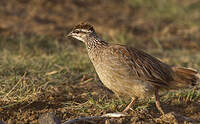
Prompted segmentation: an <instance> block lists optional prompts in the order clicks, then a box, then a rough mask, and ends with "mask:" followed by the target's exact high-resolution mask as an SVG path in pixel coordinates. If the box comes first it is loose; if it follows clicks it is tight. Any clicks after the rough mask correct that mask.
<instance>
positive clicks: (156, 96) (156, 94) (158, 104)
mask: <svg viewBox="0 0 200 124" xmlns="http://www.w3.org/2000/svg"><path fill="white" fill-rule="evenodd" d="M155 98H156V107H157V109H158V110H159V111H160V113H162V114H163V115H164V114H165V113H164V111H163V110H162V108H161V105H160V97H159V94H158V89H156V90H155Z"/></svg>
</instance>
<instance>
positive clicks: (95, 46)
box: [86, 35, 108, 52]
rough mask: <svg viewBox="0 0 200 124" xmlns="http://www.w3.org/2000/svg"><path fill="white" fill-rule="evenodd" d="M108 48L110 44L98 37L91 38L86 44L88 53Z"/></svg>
mask: <svg viewBox="0 0 200 124" xmlns="http://www.w3.org/2000/svg"><path fill="white" fill-rule="evenodd" d="M106 46H108V43H107V42H105V41H104V40H103V39H102V38H100V37H99V36H97V35H95V36H92V37H90V38H89V39H88V40H87V42H86V48H87V50H88V52H92V51H94V50H95V51H97V50H101V49H103V48H105V47H106Z"/></svg>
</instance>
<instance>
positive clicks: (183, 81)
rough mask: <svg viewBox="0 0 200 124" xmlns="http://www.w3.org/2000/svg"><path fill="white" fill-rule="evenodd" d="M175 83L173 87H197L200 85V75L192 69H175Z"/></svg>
mask: <svg viewBox="0 0 200 124" xmlns="http://www.w3.org/2000/svg"><path fill="white" fill-rule="evenodd" d="M172 70H173V71H174V81H175V82H172V83H173V87H174V86H175V87H176V88H185V87H188V86H195V85H196V84H198V83H200V74H199V73H198V72H197V71H196V70H194V69H191V68H183V67H173V68H172Z"/></svg>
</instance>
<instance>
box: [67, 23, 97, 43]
mask: <svg viewBox="0 0 200 124" xmlns="http://www.w3.org/2000/svg"><path fill="white" fill-rule="evenodd" d="M95 35H96V33H95V30H94V28H93V26H92V25H90V24H88V23H81V24H78V25H76V26H74V28H73V29H72V31H71V32H70V33H69V34H68V35H67V36H68V37H73V38H75V39H78V40H80V41H83V42H84V43H85V42H86V41H88V40H89V38H90V37H92V36H95Z"/></svg>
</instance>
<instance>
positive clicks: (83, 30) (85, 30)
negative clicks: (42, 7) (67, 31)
mask: <svg viewBox="0 0 200 124" xmlns="http://www.w3.org/2000/svg"><path fill="white" fill-rule="evenodd" d="M76 30H77V31H81V32H87V33H88V32H91V31H90V30H87V29H76Z"/></svg>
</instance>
